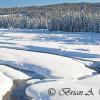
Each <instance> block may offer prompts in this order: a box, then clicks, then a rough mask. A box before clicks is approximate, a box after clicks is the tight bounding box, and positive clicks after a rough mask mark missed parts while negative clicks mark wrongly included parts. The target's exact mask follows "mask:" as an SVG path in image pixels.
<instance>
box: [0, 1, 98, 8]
mask: <svg viewBox="0 0 100 100" xmlns="http://www.w3.org/2000/svg"><path fill="white" fill-rule="evenodd" d="M65 2H66V3H67V2H68V3H69V2H100V0H0V8H1V7H18V6H33V5H49V4H55V3H65Z"/></svg>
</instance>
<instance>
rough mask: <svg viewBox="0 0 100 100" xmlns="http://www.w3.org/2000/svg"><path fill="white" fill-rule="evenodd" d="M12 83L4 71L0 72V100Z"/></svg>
mask: <svg viewBox="0 0 100 100" xmlns="http://www.w3.org/2000/svg"><path fill="white" fill-rule="evenodd" d="M12 85H13V81H12V79H11V78H9V77H7V76H6V75H5V74H4V73H2V72H0V100H2V98H3V96H4V95H5V94H6V93H7V91H10V89H11V87H12Z"/></svg>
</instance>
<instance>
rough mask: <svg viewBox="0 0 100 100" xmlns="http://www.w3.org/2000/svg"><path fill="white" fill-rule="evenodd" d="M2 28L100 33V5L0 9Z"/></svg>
mask: <svg viewBox="0 0 100 100" xmlns="http://www.w3.org/2000/svg"><path fill="white" fill-rule="evenodd" d="M0 28H15V29H16V28H21V29H25V28H28V29H33V28H39V29H40V28H42V29H49V30H51V31H53V30H54V31H68V32H100V4H97V3H70V4H69V3H64V4H55V5H48V6H32V7H22V8H17V7H16V8H0Z"/></svg>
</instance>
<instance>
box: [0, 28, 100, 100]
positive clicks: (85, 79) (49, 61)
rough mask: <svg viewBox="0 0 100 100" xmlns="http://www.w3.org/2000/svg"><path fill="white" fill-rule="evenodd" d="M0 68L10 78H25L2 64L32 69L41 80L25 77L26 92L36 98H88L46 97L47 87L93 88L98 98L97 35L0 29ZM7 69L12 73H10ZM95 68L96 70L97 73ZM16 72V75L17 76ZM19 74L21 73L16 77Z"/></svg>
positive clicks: (99, 52)
mask: <svg viewBox="0 0 100 100" xmlns="http://www.w3.org/2000/svg"><path fill="white" fill-rule="evenodd" d="M0 64H1V65H0V66H1V68H0V71H1V72H2V73H3V74H4V75H6V77H10V78H11V79H12V80H13V79H16V77H17V78H18V79H21V78H22V79H26V78H29V76H27V75H26V74H24V73H21V72H16V71H15V70H14V71H13V69H10V68H9V67H8V68H5V66H4V65H7V66H10V67H12V68H17V69H19V70H20V71H21V70H27V71H32V72H36V73H38V74H40V75H43V76H44V77H45V79H43V80H40V79H34V77H33V79H31V80H28V82H27V84H28V85H29V86H28V87H27V89H26V94H27V95H28V96H30V97H32V98H36V100H37V99H38V100H40V99H41V100H66V99H68V100H74V99H75V100H79V99H81V100H88V99H89V97H87V96H59V95H57V94H56V95H55V96H49V95H48V89H49V88H55V89H56V91H58V90H59V89H61V88H72V89H79V90H81V89H83V90H84V91H86V90H89V89H90V88H93V90H94V92H95V93H96V95H94V96H90V99H91V100H94V99H96V100H99V99H98V98H99V93H98V91H99V78H100V75H98V72H99V71H100V34H99V33H83V32H82V33H81V32H80V33H78V32H77V33H75V32H74V33H73V32H72V33H71V32H68V33H67V32H49V31H47V30H45V31H43V30H3V29H2V30H0ZM10 71H11V72H12V71H13V72H14V73H15V74H13V73H10ZM97 71H98V72H97ZM17 75H18V76H17ZM20 75H21V76H20Z"/></svg>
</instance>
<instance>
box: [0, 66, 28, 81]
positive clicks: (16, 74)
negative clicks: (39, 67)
mask: <svg viewBox="0 0 100 100" xmlns="http://www.w3.org/2000/svg"><path fill="white" fill-rule="evenodd" d="M0 71H1V72H3V73H4V74H5V75H6V76H8V77H10V78H11V79H12V80H16V79H28V78H29V76H28V75H26V74H24V73H22V72H20V71H17V70H15V69H13V68H10V67H7V66H5V65H0Z"/></svg>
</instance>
